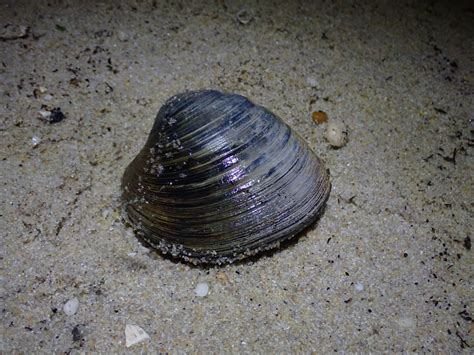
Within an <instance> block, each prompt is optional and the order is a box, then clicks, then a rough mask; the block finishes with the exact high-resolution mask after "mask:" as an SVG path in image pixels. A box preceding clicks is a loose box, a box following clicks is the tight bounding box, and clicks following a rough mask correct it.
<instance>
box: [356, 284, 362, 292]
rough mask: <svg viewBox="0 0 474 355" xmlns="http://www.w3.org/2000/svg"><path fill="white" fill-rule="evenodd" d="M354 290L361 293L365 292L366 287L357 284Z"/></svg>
mask: <svg viewBox="0 0 474 355" xmlns="http://www.w3.org/2000/svg"><path fill="white" fill-rule="evenodd" d="M354 288H355V290H356V291H359V292H361V291H364V285H362V284H359V283H357V284H355V285H354Z"/></svg>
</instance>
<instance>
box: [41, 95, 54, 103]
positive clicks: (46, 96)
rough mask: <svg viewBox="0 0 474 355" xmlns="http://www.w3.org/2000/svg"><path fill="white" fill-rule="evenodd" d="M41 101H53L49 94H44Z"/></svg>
mask: <svg viewBox="0 0 474 355" xmlns="http://www.w3.org/2000/svg"><path fill="white" fill-rule="evenodd" d="M43 99H44V100H46V101H51V100H52V99H53V96H52V95H50V94H46V95H44V97H43Z"/></svg>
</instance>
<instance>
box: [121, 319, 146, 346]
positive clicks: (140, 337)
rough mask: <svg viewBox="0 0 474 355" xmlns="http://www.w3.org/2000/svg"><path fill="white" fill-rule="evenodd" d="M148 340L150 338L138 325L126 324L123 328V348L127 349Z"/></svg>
mask: <svg viewBox="0 0 474 355" xmlns="http://www.w3.org/2000/svg"><path fill="white" fill-rule="evenodd" d="M147 339H150V336H149V335H148V334H147V333H146V332H145V331H144V330H143V329H142V328H140V327H139V326H138V325H134V324H127V325H126V326H125V346H126V347H127V348H129V347H131V346H132V345H135V344H137V343H140V342H142V341H145V340H147Z"/></svg>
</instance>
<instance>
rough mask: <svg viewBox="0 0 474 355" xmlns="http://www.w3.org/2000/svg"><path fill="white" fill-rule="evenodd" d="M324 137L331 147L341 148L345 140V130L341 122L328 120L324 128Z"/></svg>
mask: <svg viewBox="0 0 474 355" xmlns="http://www.w3.org/2000/svg"><path fill="white" fill-rule="evenodd" d="M324 138H326V140H327V141H328V143H329V145H331V146H332V147H334V148H341V147H343V146H344V145H345V144H346V142H347V132H346V131H345V129H344V126H343V125H342V124H341V123H338V122H330V123H329V124H328V126H327V128H326V133H325V134H324Z"/></svg>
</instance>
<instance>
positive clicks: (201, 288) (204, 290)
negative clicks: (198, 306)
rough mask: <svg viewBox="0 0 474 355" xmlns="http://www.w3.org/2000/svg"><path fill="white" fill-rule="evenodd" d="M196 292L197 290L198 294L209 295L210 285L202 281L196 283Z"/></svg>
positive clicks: (199, 295) (201, 295) (200, 295)
mask: <svg viewBox="0 0 474 355" xmlns="http://www.w3.org/2000/svg"><path fill="white" fill-rule="evenodd" d="M195 292H196V296H198V297H205V296H207V294H208V292H209V285H208V284H207V283H205V282H200V283H198V284H197V285H196V289H195Z"/></svg>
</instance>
